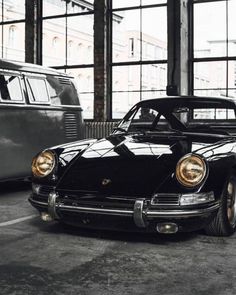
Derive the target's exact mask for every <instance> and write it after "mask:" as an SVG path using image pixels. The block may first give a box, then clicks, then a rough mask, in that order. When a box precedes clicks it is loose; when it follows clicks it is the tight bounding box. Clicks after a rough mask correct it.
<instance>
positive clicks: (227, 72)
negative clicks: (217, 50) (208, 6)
mask: <svg viewBox="0 0 236 295" xmlns="http://www.w3.org/2000/svg"><path fill="white" fill-rule="evenodd" d="M228 4H229V3H228V0H226V7H225V8H226V56H227V57H229V13H228V8H229V5H228ZM228 88H229V61H228V60H227V61H226V96H228V95H229V91H228Z"/></svg>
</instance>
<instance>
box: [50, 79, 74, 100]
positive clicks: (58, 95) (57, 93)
mask: <svg viewBox="0 0 236 295" xmlns="http://www.w3.org/2000/svg"><path fill="white" fill-rule="evenodd" d="M47 82H48V83H47V84H48V90H49V95H50V98H51V102H52V104H54V105H79V98H78V93H77V90H76V88H75V86H74V84H73V83H72V82H71V80H70V79H68V78H60V77H59V78H58V77H53V76H47Z"/></svg>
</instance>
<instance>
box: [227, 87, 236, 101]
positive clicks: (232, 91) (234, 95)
mask: <svg viewBox="0 0 236 295" xmlns="http://www.w3.org/2000/svg"><path fill="white" fill-rule="evenodd" d="M228 96H229V97H230V98H235V99H236V88H235V89H230V90H228Z"/></svg>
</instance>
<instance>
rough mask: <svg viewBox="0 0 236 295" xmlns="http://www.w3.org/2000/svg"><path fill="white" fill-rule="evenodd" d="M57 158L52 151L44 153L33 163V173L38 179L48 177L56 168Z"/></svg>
mask: <svg viewBox="0 0 236 295" xmlns="http://www.w3.org/2000/svg"><path fill="white" fill-rule="evenodd" d="M55 163H56V160H55V156H54V154H53V153H52V152H51V151H44V152H42V153H40V154H39V155H38V156H36V157H35V158H34V159H33V161H32V173H33V175H34V176H36V177H45V176H48V175H49V174H50V173H51V172H52V171H53V169H54V167H55Z"/></svg>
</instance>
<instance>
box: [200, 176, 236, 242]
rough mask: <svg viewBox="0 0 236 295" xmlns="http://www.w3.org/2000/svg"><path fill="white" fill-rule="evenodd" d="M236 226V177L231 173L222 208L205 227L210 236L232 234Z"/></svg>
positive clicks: (221, 202) (224, 190)
mask: <svg viewBox="0 0 236 295" xmlns="http://www.w3.org/2000/svg"><path fill="white" fill-rule="evenodd" d="M235 228H236V177H235V176H234V175H231V176H230V177H229V178H228V180H227V181H226V183H225V186H224V189H223V192H222V194H221V199H220V208H219V209H218V212H217V214H216V216H215V217H214V219H213V220H212V221H211V223H210V224H209V225H208V226H206V227H205V232H206V234H207V235H210V236H221V237H226V236H230V235H232V234H233V233H234V232H235Z"/></svg>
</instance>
